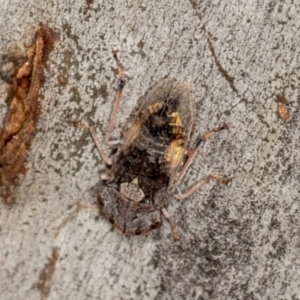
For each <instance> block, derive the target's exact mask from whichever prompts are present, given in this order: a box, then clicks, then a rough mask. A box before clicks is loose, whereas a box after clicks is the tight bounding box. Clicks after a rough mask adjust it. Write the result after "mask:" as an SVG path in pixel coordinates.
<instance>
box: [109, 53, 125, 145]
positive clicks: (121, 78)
mask: <svg viewBox="0 0 300 300" xmlns="http://www.w3.org/2000/svg"><path fill="white" fill-rule="evenodd" d="M117 53H118V50H115V51H113V55H114V58H115V60H116V62H117V66H118V75H119V82H118V92H117V95H116V100H115V103H114V108H113V111H112V115H111V117H110V122H109V126H108V130H107V133H106V137H105V144H106V145H108V146H110V144H111V143H110V141H109V139H110V135H111V133H112V131H113V128H114V125H115V121H116V117H117V113H118V109H119V106H120V102H121V99H122V94H123V88H124V86H125V82H126V81H125V77H124V73H123V66H122V64H121V62H120V61H119V58H118V56H117Z"/></svg>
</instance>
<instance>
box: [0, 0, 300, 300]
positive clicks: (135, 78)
mask: <svg viewBox="0 0 300 300" xmlns="http://www.w3.org/2000/svg"><path fill="white" fill-rule="evenodd" d="M39 22H43V23H46V24H48V25H49V26H50V27H52V28H53V29H54V30H55V31H56V32H58V33H59V40H58V42H57V43H56V45H55V49H54V51H53V52H52V53H51V54H50V56H49V60H48V68H47V70H46V74H45V84H44V86H43V88H42V90H41V93H40V111H41V113H40V119H39V122H38V130H37V133H36V135H35V137H34V139H33V142H32V145H31V148H30V150H29V151H28V159H27V168H28V172H27V174H26V176H23V177H22V181H21V184H20V186H19V187H18V188H17V189H16V196H17V202H16V204H15V205H13V206H12V207H7V206H5V205H4V204H3V203H2V202H0V206H1V208H0V226H1V227H0V230H1V231H0V244H1V247H0V298H1V299H41V298H42V299H44V298H47V299H49V300H50V299H80V300H84V299H293V300H296V299H298V300H299V299H300V255H299V251H300V229H299V228H300V227H299V225H300V212H299V210H300V207H299V206H300V202H299V190H300V188H299V183H300V151H299V146H300V138H299V137H300V123H299V103H300V94H299V92H300V55H299V54H300V3H299V0H298V1H285V3H283V2H279V1H238V2H235V3H233V2H228V1H192V0H191V1H179V0H178V1H173V0H171V1H96V0H95V1H93V0H91V1H44V2H41V1H37V0H31V1H23V2H20V1H16V0H11V1H8V0H6V1H5V0H2V1H1V3H0V55H1V56H2V55H6V54H8V53H19V54H21V55H24V53H25V49H26V47H28V46H29V45H30V44H31V42H32V38H33V36H34V33H35V31H36V30H37V28H38V24H39ZM113 49H120V51H121V52H120V59H121V61H122V63H123V65H124V67H125V73H126V77H127V84H126V87H125V90H124V98H123V101H122V103H121V108H120V111H119V114H118V124H117V127H116V128H115V131H114V135H115V136H116V137H117V136H118V135H119V131H120V130H119V128H121V126H122V124H124V122H126V120H127V117H128V116H129V114H130V113H131V111H132V110H133V109H134V108H135V107H136V104H137V102H138V99H139V98H140V97H141V96H142V95H143V94H144V93H145V92H146V91H147V90H148V89H149V87H151V86H152V85H153V84H155V83H156V82H158V81H159V80H160V79H162V78H164V77H166V76H169V75H170V76H174V77H175V78H176V79H178V80H182V81H187V82H189V83H190V86H191V90H192V91H193V94H194V98H195V108H196V109H195V111H196V126H195V132H194V137H196V136H199V135H200V134H203V133H205V132H206V131H208V130H209V129H212V128H214V127H216V126H218V125H220V124H221V123H222V122H224V121H226V122H227V123H228V125H229V127H230V129H229V131H222V132H221V133H219V134H218V135H217V136H215V137H213V138H212V139H211V140H209V141H208V142H207V144H206V145H205V147H204V148H203V149H202V151H201V153H200V154H199V157H198V158H197V160H196V162H195V163H194V164H193V166H192V167H191V168H190V169H189V171H188V175H187V176H186V177H185V179H184V181H183V183H182V185H181V187H182V189H184V188H185V186H188V185H190V184H192V183H194V182H195V181H196V180H197V179H199V178H200V177H203V176H204V175H207V174H209V173H211V172H214V173H218V174H220V175H223V176H228V177H231V178H232V183H231V184H230V185H229V186H227V187H224V186H222V185H220V184H218V183H216V182H211V183H209V184H208V185H207V186H205V187H204V188H203V189H202V190H200V191H198V192H197V193H195V194H194V195H193V196H192V197H190V199H188V200H186V201H184V202H182V203H181V202H179V201H177V200H174V199H173V200H172V201H171V202H170V205H169V211H170V212H171V213H172V214H173V216H174V218H175V220H176V222H177V225H178V228H179V233H180V236H181V241H180V242H177V243H174V242H173V240H172V233H171V230H170V228H169V225H168V224H167V222H166V221H164V224H163V226H162V227H161V228H160V229H159V230H156V231H153V232H152V233H150V234H149V235H147V236H136V237H135V236H134V237H127V236H124V235H122V234H121V233H120V232H119V231H118V230H116V229H115V228H114V227H113V226H112V225H111V224H110V223H109V222H108V221H107V220H106V219H105V218H104V217H103V216H102V215H101V214H100V213H99V209H98V206H97V200H96V199H97V193H98V192H99V190H101V180H100V177H99V174H100V173H101V170H103V168H104V164H103V162H102V161H101V159H100V158H99V155H98V153H97V151H96V149H95V146H94V144H93V142H92V140H91V138H90V136H89V134H88V132H86V131H82V130H78V129H76V128H74V127H73V126H72V121H73V120H74V119H78V120H80V121H82V122H85V123H89V124H91V125H94V126H95V127H96V129H97V132H98V135H99V137H100V138H101V139H103V137H104V135H105V132H106V130H107V127H108V121H109V116H110V113H111V109H112V104H113V101H114V97H115V93H116V84H117V80H116V65H115V62H114V60H113V57H112V54H111V50H113ZM0 89H1V99H0V109H1V111H0V121H1V122H2V120H3V117H4V114H5V110H6V103H5V99H6V90H7V85H6V83H5V82H4V81H1V82H0ZM278 97H283V98H285V99H286V101H287V107H288V110H289V112H290V114H291V119H290V121H288V122H284V121H282V120H281V119H280V118H279V117H278V115H277V113H276V110H277V102H276V101H277V99H278ZM53 249H57V261H56V263H53V264H52V263H51V259H50V260H49V258H51V256H52V252H53ZM55 251H56V250H55ZM55 251H54V252H55ZM53 260H55V259H53ZM49 265H50V267H49ZM43 274H44V275H43ZM45 274H46V275H45ZM47 274H48V275H47ZM49 274H50V275H49ZM51 274H52V277H51ZM43 278H44V279H43ZM45 278H46V279H45ZM47 278H48V279H47ZM47 288H48V290H47ZM49 288H51V289H50V291H49ZM43 290H44V291H43Z"/></svg>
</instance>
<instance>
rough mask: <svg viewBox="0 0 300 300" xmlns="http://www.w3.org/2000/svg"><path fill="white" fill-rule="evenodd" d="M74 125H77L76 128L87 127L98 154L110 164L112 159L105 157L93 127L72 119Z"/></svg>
mask: <svg viewBox="0 0 300 300" xmlns="http://www.w3.org/2000/svg"><path fill="white" fill-rule="evenodd" d="M74 126H75V127H78V128H82V129H88V130H89V132H90V134H91V136H92V138H93V140H94V143H95V144H96V147H97V149H98V152H99V153H100V156H101V158H102V159H103V160H104V162H105V163H106V164H107V165H111V164H112V160H111V158H109V157H107V156H106V154H105V152H104V149H103V148H102V145H101V142H100V141H99V139H98V137H97V134H96V131H95V129H94V127H92V126H88V125H83V124H79V123H78V122H77V121H74Z"/></svg>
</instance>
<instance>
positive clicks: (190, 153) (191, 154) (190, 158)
mask: <svg viewBox="0 0 300 300" xmlns="http://www.w3.org/2000/svg"><path fill="white" fill-rule="evenodd" d="M224 129H228V125H227V124H226V123H224V124H223V125H221V126H220V127H218V128H214V129H213V130H211V131H209V132H207V133H206V134H204V135H203V136H202V137H200V139H199V140H198V141H197V145H196V147H195V149H193V150H188V153H187V155H188V158H187V160H186V162H185V164H184V166H183V168H182V170H181V171H180V173H179V175H178V177H177V178H176V182H175V184H174V187H176V186H178V184H179V183H180V181H181V179H182V178H183V177H184V175H185V174H186V171H187V169H188V168H189V166H190V165H191V163H192V162H193V160H194V158H195V156H196V154H197V152H198V150H199V148H201V147H202V146H203V145H204V144H205V141H206V140H208V139H209V138H210V137H212V136H213V135H214V134H216V133H217V132H219V131H221V130H224Z"/></svg>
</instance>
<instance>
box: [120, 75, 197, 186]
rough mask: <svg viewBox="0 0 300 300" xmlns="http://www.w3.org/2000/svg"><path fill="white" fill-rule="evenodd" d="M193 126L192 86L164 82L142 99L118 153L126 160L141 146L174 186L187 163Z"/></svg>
mask: <svg viewBox="0 0 300 300" xmlns="http://www.w3.org/2000/svg"><path fill="white" fill-rule="evenodd" d="M193 123H194V114H193V104H192V96H191V93H190V89H189V86H188V84H187V83H185V82H178V81H176V80H175V79H173V78H166V79H163V80H161V81H160V82H159V83H157V84H156V85H155V86H154V87H153V88H152V89H151V90H150V91H148V92H147V93H146V95H145V96H144V97H143V98H142V99H141V102H140V105H139V107H138V109H137V111H136V112H135V113H134V114H133V116H131V119H130V120H129V123H128V127H127V129H126V133H125V136H124V138H123V140H122V144H121V147H120V148H119V151H118V152H119V153H122V156H123V157H126V156H128V155H131V153H132V151H133V149H135V148H136V147H137V145H138V148H139V149H142V150H146V151H148V153H150V157H151V158H152V159H153V160H156V161H159V162H160V164H161V166H163V167H162V168H161V170H162V171H163V172H165V174H166V175H165V176H167V177H168V178H169V180H168V181H165V182H173V179H174V177H175V176H176V174H177V172H178V170H179V169H180V168H181V167H182V164H183V160H184V159H185V150H186V148H187V147H188V143H189V140H190V136H191V132H192V128H193ZM117 156H118V155H117ZM166 184H167V183H166Z"/></svg>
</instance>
